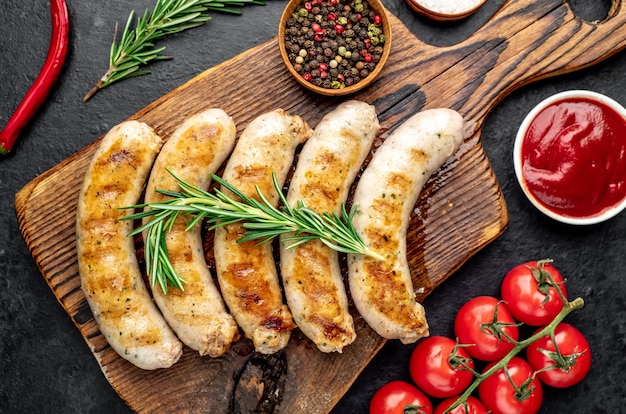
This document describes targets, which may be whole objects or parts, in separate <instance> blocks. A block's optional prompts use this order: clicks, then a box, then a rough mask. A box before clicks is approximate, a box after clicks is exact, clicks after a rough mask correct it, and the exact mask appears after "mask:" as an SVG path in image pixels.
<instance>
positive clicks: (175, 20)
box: [83, 0, 265, 102]
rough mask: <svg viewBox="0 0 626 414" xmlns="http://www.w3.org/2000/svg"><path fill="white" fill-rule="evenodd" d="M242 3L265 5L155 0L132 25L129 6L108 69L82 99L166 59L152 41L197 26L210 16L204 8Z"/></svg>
mask: <svg viewBox="0 0 626 414" xmlns="http://www.w3.org/2000/svg"><path fill="white" fill-rule="evenodd" d="M246 5H259V6H263V5H265V2H263V1H261V0H157V2H156V5H155V6H154V10H153V11H152V12H150V11H149V10H148V9H146V10H145V11H144V14H143V16H142V17H140V18H138V19H137V22H136V24H135V26H134V27H133V21H134V17H135V11H134V10H132V11H131V12H130V14H129V16H128V20H127V21H126V26H125V27H124V31H123V32H122V37H121V38H120V41H119V43H117V42H116V39H117V29H118V25H117V24H116V25H115V32H114V35H113V43H112V44H111V50H110V52H109V69H108V70H107V71H106V72H105V74H104V75H103V76H102V77H101V78H100V79H99V80H98V82H97V83H96V85H95V86H94V87H93V88H91V90H90V91H89V92H88V93H87V95H85V97H84V98H83V101H85V102H86V101H87V100H89V99H90V98H91V97H92V96H93V95H95V94H96V93H97V92H98V91H99V90H100V89H102V88H105V87H107V86H109V85H111V84H112V83H114V82H117V81H120V80H124V79H128V78H132V77H135V76H141V75H147V74H148V73H150V71H148V70H139V68H140V67H141V66H144V65H147V64H148V63H150V62H152V61H158V60H164V59H169V57H167V56H164V55H162V54H161V52H163V50H165V46H161V47H156V46H155V42H156V41H157V40H159V39H161V38H162V37H164V36H166V35H170V34H174V33H178V32H182V31H183V30H187V29H191V28H194V27H198V26H201V25H202V24H204V23H205V22H207V21H209V20H211V16H209V15H208V12H210V11H212V12H221V13H230V14H241V11H239V10H238V9H234V8H232V7H243V6H246Z"/></svg>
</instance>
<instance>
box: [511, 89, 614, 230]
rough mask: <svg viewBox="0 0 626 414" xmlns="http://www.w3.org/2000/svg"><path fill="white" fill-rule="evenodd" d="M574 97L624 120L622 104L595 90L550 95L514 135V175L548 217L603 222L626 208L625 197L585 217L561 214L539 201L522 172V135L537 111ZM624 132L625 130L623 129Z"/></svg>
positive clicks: (579, 223)
mask: <svg viewBox="0 0 626 414" xmlns="http://www.w3.org/2000/svg"><path fill="white" fill-rule="evenodd" d="M576 98H584V99H589V100H592V101H596V102H599V103H601V104H604V105H606V106H607V107H609V108H610V109H612V110H614V111H615V112H616V113H617V114H619V115H621V117H622V118H623V119H624V120H626V109H624V107H623V106H622V105H620V104H619V103H618V102H616V101H615V100H613V99H611V98H609V97H607V96H605V95H602V94H600V93H597V92H592V91H587V90H570V91H565V92H560V93H557V94H555V95H552V96H550V97H548V98H546V99H545V100H543V101H542V102H540V103H539V104H538V105H537V106H535V107H534V108H533V109H532V110H531V111H530V112H529V113H528V115H526V118H524V120H523V121H522V124H521V126H520V128H519V130H518V132H517V136H516V137H515V144H514V147H513V165H514V168H515V175H516V177H517V181H518V183H519V185H520V186H521V188H522V190H523V192H524V194H525V195H526V197H527V198H528V200H530V202H531V203H532V204H533V205H534V206H535V207H536V208H537V209H538V210H539V211H541V212H542V213H543V214H545V215H546V216H548V217H551V218H552V219H554V220H557V221H559V222H562V223H566V224H573V225H590V224H596V223H600V222H603V221H605V220H608V219H610V218H612V217H614V216H616V215H617V214H619V213H620V212H621V211H622V210H624V208H626V198H624V199H623V200H621V202H619V203H617V204H615V205H613V206H612V207H609V208H607V209H605V210H603V211H602V212H600V213H599V214H597V215H594V216H587V217H580V218H578V217H571V216H570V215H562V214H560V213H559V212H556V211H554V210H552V209H550V208H548V207H546V206H545V205H544V204H543V203H542V202H540V201H539V200H538V199H537V198H536V197H535V196H534V195H533V194H532V192H531V191H530V190H529V189H528V186H527V185H526V182H525V180H524V177H523V174H522V143H523V141H524V137H525V135H526V131H527V130H528V128H529V126H530V125H531V123H532V122H533V120H534V119H535V118H536V117H537V115H539V113H540V112H541V111H542V110H544V109H545V108H546V107H548V106H550V105H552V104H554V103H556V102H559V101H563V100H569V99H576ZM624 133H626V131H624Z"/></svg>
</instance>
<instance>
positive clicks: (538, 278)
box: [501, 260, 567, 326]
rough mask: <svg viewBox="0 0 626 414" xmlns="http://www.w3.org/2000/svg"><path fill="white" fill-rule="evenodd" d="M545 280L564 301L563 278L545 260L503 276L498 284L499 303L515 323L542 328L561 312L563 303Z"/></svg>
mask: <svg viewBox="0 0 626 414" xmlns="http://www.w3.org/2000/svg"><path fill="white" fill-rule="evenodd" d="M548 276H550V277H552V279H553V281H554V283H555V284H556V286H558V289H560V291H561V292H562V293H563V296H564V297H565V298H566V299H567V291H566V289H565V283H564V282H563V276H561V274H560V273H559V271H558V270H556V268H555V267H554V266H552V265H551V264H550V261H549V260H539V261H535V262H527V263H524V264H521V265H519V266H516V267H514V268H513V269H511V270H510V271H509V272H508V273H507V274H506V276H505V277H504V280H503V281H502V288H501V290H502V299H503V300H504V301H505V302H506V305H507V308H509V310H510V311H511V314H512V315H513V317H514V318H515V319H517V320H518V321H520V322H524V323H525V324H528V325H531V326H544V325H547V324H549V323H550V322H552V320H554V318H555V316H556V315H557V314H558V313H559V312H560V311H561V309H563V306H565V304H564V303H563V299H561V297H560V296H559V294H558V292H557V287H555V285H554V284H552V283H551V282H550V279H549V277H548Z"/></svg>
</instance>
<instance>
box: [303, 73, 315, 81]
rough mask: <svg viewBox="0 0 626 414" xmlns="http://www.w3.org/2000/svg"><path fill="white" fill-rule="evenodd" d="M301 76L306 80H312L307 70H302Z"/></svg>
mask: <svg viewBox="0 0 626 414" xmlns="http://www.w3.org/2000/svg"><path fill="white" fill-rule="evenodd" d="M302 78H303V79H304V80H305V81H307V82H311V81H312V80H313V75H311V74H310V73H309V72H304V73H303V74H302Z"/></svg>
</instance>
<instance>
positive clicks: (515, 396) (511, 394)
mask: <svg viewBox="0 0 626 414" xmlns="http://www.w3.org/2000/svg"><path fill="white" fill-rule="evenodd" d="M495 364H496V362H492V363H491V364H489V365H487V367H486V368H485V371H487V370H489V369H490V368H491V367H492V366H493V365H495ZM506 369H507V370H508V374H509V377H510V380H509V378H507V375H506V374H505V372H504V370H503V369H502V368H500V369H499V370H497V371H496V372H494V373H493V375H490V376H489V377H487V378H485V380H484V381H483V382H481V383H480V384H479V385H478V395H479V397H480V400H481V401H482V402H483V404H485V406H486V407H487V408H488V409H490V410H491V412H492V413H493V414H500V413H502V414H534V413H536V412H537V411H539V408H541V402H542V401H543V389H542V388H541V382H539V379H537V378H536V377H534V376H533V369H532V368H531V366H530V365H529V364H528V362H526V361H525V360H523V359H522V358H520V357H513V358H511V360H510V361H509V363H508V364H507V367H506ZM511 381H512V382H513V383H514V384H515V388H513V386H512V385H511Z"/></svg>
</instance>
